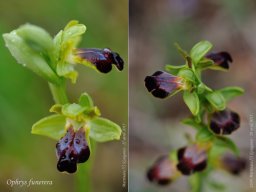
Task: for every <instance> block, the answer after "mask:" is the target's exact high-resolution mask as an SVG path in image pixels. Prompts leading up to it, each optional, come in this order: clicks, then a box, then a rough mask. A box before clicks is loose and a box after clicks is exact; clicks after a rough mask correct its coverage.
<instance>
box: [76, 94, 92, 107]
mask: <svg viewBox="0 0 256 192" xmlns="http://www.w3.org/2000/svg"><path fill="white" fill-rule="evenodd" d="M79 105H81V106H83V107H89V108H91V107H93V106H94V105H93V101H92V98H91V97H90V95H89V94H88V93H86V92H84V93H82V94H81V96H80V98H79Z"/></svg>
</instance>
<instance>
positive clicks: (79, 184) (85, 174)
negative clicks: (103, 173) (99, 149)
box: [75, 141, 96, 192]
mask: <svg viewBox="0 0 256 192" xmlns="http://www.w3.org/2000/svg"><path fill="white" fill-rule="evenodd" d="M95 150H96V142H93V141H91V152H92V153H91V156H90V158H89V160H88V161H87V162H86V163H84V164H80V165H79V167H78V172H77V175H76V180H75V186H76V187H75V191H76V192H85V191H86V192H91V191H93V189H92V183H91V179H90V178H92V175H91V171H92V170H91V169H92V165H93V162H94V157H95Z"/></svg>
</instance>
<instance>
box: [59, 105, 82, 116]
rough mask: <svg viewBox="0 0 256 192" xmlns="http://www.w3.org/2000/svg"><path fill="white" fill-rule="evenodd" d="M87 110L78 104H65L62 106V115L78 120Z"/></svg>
mask: <svg viewBox="0 0 256 192" xmlns="http://www.w3.org/2000/svg"><path fill="white" fill-rule="evenodd" d="M86 109H87V108H86V107H82V106H81V105H78V104H76V103H72V104H65V105H63V106H62V114H63V115H65V116H67V117H70V118H76V117H77V116H78V115H80V114H82V113H83V112H84V111H85V110H86Z"/></svg>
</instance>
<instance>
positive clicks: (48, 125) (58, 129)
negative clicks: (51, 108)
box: [31, 115, 66, 140]
mask: <svg viewBox="0 0 256 192" xmlns="http://www.w3.org/2000/svg"><path fill="white" fill-rule="evenodd" d="M65 124H66V117H65V116H63V115H51V116H48V117H45V118H43V119H41V120H39V121H37V122H36V123H35V124H34V125H33V126H32V131H31V133H32V134H36V135H43V136H47V137H50V138H52V139H55V140H59V139H60V138H61V137H62V136H64V135H65V132H66V131H65Z"/></svg>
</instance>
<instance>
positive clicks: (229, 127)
mask: <svg viewBox="0 0 256 192" xmlns="http://www.w3.org/2000/svg"><path fill="white" fill-rule="evenodd" d="M239 127H240V117H239V115H238V114H237V113H236V112H233V111H231V110H228V109H226V110H223V111H217V112H215V113H213V114H212V115H211V117H210V129H211V130H212V131H213V132H214V133H216V134H220V135H228V134H231V133H232V132H233V131H235V130H236V129H238V128H239Z"/></svg>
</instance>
